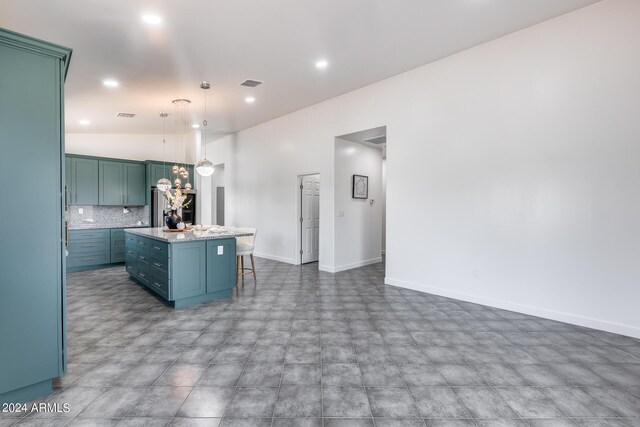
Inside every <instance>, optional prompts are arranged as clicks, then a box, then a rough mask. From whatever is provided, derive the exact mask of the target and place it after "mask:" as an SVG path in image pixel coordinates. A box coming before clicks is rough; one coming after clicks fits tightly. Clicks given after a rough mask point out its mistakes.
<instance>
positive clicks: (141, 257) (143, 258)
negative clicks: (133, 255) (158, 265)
mask: <svg viewBox="0 0 640 427" xmlns="http://www.w3.org/2000/svg"><path fill="white" fill-rule="evenodd" d="M138 258H140V259H141V260H143V261H144V260H145V259H147V258H146V257H143V256H142V255H140V256H139V257H138Z"/></svg>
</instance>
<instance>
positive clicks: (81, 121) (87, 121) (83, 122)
mask: <svg viewBox="0 0 640 427" xmlns="http://www.w3.org/2000/svg"><path fill="white" fill-rule="evenodd" d="M78 123H80V124H81V125H84V126H86V125H90V124H91V122H90V121H89V120H87V119H82V120H80V121H78Z"/></svg>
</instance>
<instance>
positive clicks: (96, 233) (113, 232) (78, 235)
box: [67, 228, 126, 273]
mask: <svg viewBox="0 0 640 427" xmlns="http://www.w3.org/2000/svg"><path fill="white" fill-rule="evenodd" d="M124 230H125V229H124V228H93V229H86V230H69V246H68V247H67V251H68V252H69V255H68V256H67V272H69V273H72V272H78V271H86V270H98V269H101V268H107V267H113V264H120V263H123V262H125V255H126V252H125V232H124Z"/></svg>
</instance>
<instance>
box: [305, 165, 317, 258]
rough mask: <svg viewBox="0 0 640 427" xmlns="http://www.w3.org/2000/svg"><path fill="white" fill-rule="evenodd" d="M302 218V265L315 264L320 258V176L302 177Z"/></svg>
mask: <svg viewBox="0 0 640 427" xmlns="http://www.w3.org/2000/svg"><path fill="white" fill-rule="evenodd" d="M300 191H301V193H302V197H301V199H302V209H301V210H300V211H301V213H302V216H301V218H300V224H301V227H302V229H301V235H302V245H301V250H300V255H301V258H302V263H303V264H305V263H308V262H315V261H318V259H319V258H320V175H306V176H303V177H302V184H301V188H300Z"/></svg>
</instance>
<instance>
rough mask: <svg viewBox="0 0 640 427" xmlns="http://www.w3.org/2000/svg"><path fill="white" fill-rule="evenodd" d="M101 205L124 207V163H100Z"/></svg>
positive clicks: (102, 161) (101, 161)
mask: <svg viewBox="0 0 640 427" xmlns="http://www.w3.org/2000/svg"><path fill="white" fill-rule="evenodd" d="M99 165H100V177H99V181H100V204H101V205H124V203H125V201H124V165H123V163H122V162H111V161H104V160H100V161H99Z"/></svg>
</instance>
